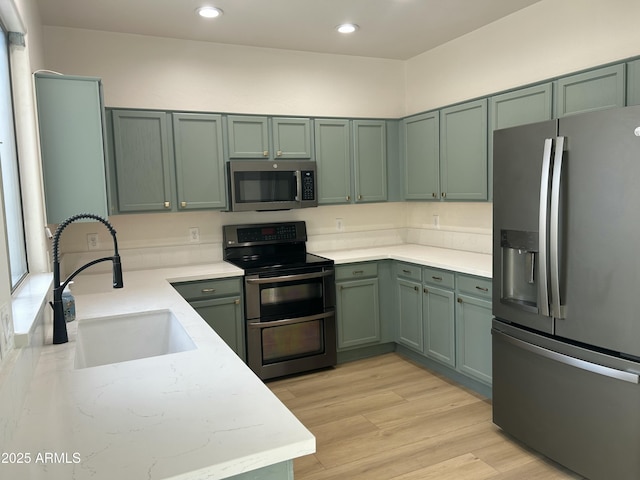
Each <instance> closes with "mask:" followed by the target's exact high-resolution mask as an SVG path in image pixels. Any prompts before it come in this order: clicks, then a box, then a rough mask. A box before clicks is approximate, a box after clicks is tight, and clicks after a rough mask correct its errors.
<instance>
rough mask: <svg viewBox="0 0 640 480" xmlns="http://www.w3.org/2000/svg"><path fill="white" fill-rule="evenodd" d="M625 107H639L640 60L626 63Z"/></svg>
mask: <svg viewBox="0 0 640 480" xmlns="http://www.w3.org/2000/svg"><path fill="white" fill-rule="evenodd" d="M627 105H640V59H638V60H633V61H631V62H628V63H627Z"/></svg>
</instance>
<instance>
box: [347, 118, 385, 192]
mask: <svg viewBox="0 0 640 480" xmlns="http://www.w3.org/2000/svg"><path fill="white" fill-rule="evenodd" d="M353 157H354V172H355V195H356V198H355V201H356V202H383V201H386V200H387V132H386V122H385V121H384V120H354V121H353Z"/></svg>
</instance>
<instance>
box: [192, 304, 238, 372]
mask: <svg viewBox="0 0 640 480" xmlns="http://www.w3.org/2000/svg"><path fill="white" fill-rule="evenodd" d="M190 304H191V306H192V307H193V308H194V309H195V310H196V312H198V315H200V316H201V317H202V318H203V319H204V321H205V322H207V323H208V324H209V326H211V328H213V330H214V331H215V332H216V333H217V334H218V335H220V337H221V338H222V339H223V340H224V341H225V343H226V344H227V345H229V347H231V349H232V350H233V351H234V352H236V354H238V356H239V357H240V358H242V359H243V360H245V359H246V356H245V347H244V337H245V336H244V322H243V321H242V305H241V302H240V297H239V296H233V297H223V298H216V299H210V300H196V301H192V302H190Z"/></svg>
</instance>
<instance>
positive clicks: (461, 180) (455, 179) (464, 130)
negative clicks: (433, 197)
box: [440, 99, 488, 200]
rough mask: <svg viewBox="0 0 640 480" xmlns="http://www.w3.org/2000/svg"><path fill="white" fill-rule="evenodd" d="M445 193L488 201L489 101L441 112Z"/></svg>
mask: <svg viewBox="0 0 640 480" xmlns="http://www.w3.org/2000/svg"><path fill="white" fill-rule="evenodd" d="M440 169H441V170H440V171H441V184H440V187H441V195H442V198H444V199H446V200H487V188H488V187H487V183H488V182H487V100H486V99H481V100H477V101H473V102H468V103H465V104H461V105H455V106H452V107H448V108H445V109H443V110H441V111H440Z"/></svg>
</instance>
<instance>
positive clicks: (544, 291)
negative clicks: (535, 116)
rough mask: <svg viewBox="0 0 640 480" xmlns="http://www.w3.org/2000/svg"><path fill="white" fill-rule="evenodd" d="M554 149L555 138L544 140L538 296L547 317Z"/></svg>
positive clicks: (541, 310) (539, 227) (539, 224)
mask: <svg viewBox="0 0 640 480" xmlns="http://www.w3.org/2000/svg"><path fill="white" fill-rule="evenodd" d="M552 149H553V139H552V138H547V139H545V141H544V151H543V153H542V174H541V176H540V215H539V219H538V222H539V223H538V257H539V258H538V267H539V269H540V276H539V277H540V278H539V279H538V280H539V281H538V298H539V299H540V300H539V302H540V314H541V315H544V316H545V317H548V316H550V313H549V285H548V278H549V274H548V272H547V265H548V263H549V260H548V255H547V244H548V241H547V225H548V224H549V178H550V176H551V152H552Z"/></svg>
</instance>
